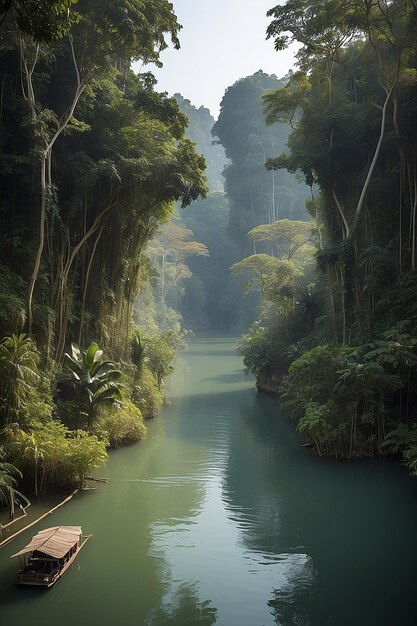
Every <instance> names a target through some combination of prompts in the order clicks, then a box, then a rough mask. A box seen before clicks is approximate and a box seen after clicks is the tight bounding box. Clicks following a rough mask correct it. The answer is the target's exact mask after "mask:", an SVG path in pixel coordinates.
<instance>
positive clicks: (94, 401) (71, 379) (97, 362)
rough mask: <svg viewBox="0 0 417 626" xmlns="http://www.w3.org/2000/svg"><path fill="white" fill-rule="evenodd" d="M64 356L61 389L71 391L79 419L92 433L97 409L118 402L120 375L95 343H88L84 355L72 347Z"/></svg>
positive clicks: (75, 347)
mask: <svg viewBox="0 0 417 626" xmlns="http://www.w3.org/2000/svg"><path fill="white" fill-rule="evenodd" d="M65 356H66V359H67V361H66V365H67V368H68V377H67V378H62V379H61V386H62V387H63V388H64V389H65V387H66V388H67V389H68V387H70V388H71V389H72V390H73V397H74V398H76V401H77V404H78V419H79V421H80V423H81V424H83V425H85V426H86V427H87V429H88V430H89V431H91V430H92V427H93V423H94V421H95V419H96V418H97V410H98V407H99V406H102V405H114V404H116V403H117V402H118V401H119V400H120V399H121V386H120V383H119V382H118V381H119V380H120V377H121V372H120V370H118V369H116V364H115V363H114V362H113V361H109V360H105V358H104V357H103V351H102V350H100V348H99V346H98V344H96V343H95V342H91V343H90V345H89V346H88V347H87V348H86V349H85V350H84V351H81V350H80V348H79V347H78V346H77V345H76V344H71V354H68V353H67V354H66V355H65Z"/></svg>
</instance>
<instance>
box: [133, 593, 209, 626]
mask: <svg viewBox="0 0 417 626" xmlns="http://www.w3.org/2000/svg"><path fill="white" fill-rule="evenodd" d="M196 587H197V585H195V584H194V585H192V584H181V585H179V586H178V588H177V589H176V590H175V591H172V592H171V593H170V594H168V597H165V598H163V600H162V601H161V604H160V606H158V607H157V608H153V609H151V610H150V611H149V613H148V615H147V616H146V619H145V622H144V624H146V626H170V625H172V626H178V625H179V624H181V626H196V625H197V624H198V626H211V624H215V623H216V619H217V618H216V613H217V610H216V609H215V608H213V607H212V606H211V602H210V601H209V600H206V601H205V602H201V601H200V600H199V599H198V591H197V589H196Z"/></svg>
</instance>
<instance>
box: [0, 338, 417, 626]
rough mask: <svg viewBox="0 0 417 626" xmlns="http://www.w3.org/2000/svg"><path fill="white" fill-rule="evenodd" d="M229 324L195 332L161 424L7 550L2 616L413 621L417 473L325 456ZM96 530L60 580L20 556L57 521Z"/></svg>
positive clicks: (307, 623) (133, 622) (105, 624)
mask: <svg viewBox="0 0 417 626" xmlns="http://www.w3.org/2000/svg"><path fill="white" fill-rule="evenodd" d="M233 345H234V342H233V340H232V339H230V338H227V337H214V336H212V337H205V338H197V339H194V340H192V342H191V344H190V346H189V349H188V350H187V351H186V352H185V353H184V354H182V355H181V356H180V357H179V358H178V361H177V364H176V369H175V372H174V374H173V375H172V376H171V378H170V380H169V382H168V385H167V399H168V404H167V406H166V407H164V408H163V410H162V411H161V414H160V416H159V418H158V419H156V420H154V421H152V422H150V423H149V424H148V429H149V432H148V438H147V439H146V440H144V441H143V442H140V443H139V444H137V445H134V446H131V447H129V448H125V449H121V450H116V451H113V452H112V453H111V454H110V458H109V461H108V463H107V465H106V467H105V468H104V469H103V470H102V471H101V472H100V475H102V476H106V477H107V478H108V479H109V482H108V483H107V484H103V485H100V488H99V489H98V491H96V492H93V493H85V494H81V495H80V496H77V497H76V498H75V499H74V500H73V501H71V502H70V503H68V504H67V505H65V507H63V508H62V509H60V510H59V511H57V512H56V513H55V514H53V515H52V516H51V517H49V518H48V519H47V520H44V521H43V522H42V523H41V524H40V525H39V526H37V527H35V528H33V529H31V530H30V531H27V532H26V533H25V534H23V535H21V536H20V537H19V538H17V539H16V540H14V541H13V542H12V543H11V544H9V545H7V546H6V547H4V548H3V549H2V550H1V551H0V618H1V619H0V623H1V624H2V625H3V624H18V625H19V626H21V625H23V624H31V625H33V626H38V625H39V626H40V625H41V624H46V623H54V622H56V623H59V624H60V626H67V625H68V626H69V625H74V624H78V625H80V626H87V625H92V626H96V625H97V626H115V625H116V626H151V625H152V626H165V625H172V626H208V625H210V624H216V625H218V626H270V625H282V626H327V625H328V624H332V625H335V626H365V625H366V626H396V625H398V626H414V625H415V624H416V623H417V593H416V581H417V550H416V543H417V481H416V480H412V479H410V478H409V477H408V476H407V473H406V471H405V469H404V468H402V467H401V466H399V464H398V463H397V462H394V461H374V462H351V463H347V462H335V461H329V460H327V461H323V460H321V459H318V458H315V457H314V456H312V454H311V452H310V451H309V450H308V449H307V448H305V447H302V446H301V441H300V439H299V437H298V435H297V434H296V433H295V432H294V429H293V428H292V426H291V425H290V424H289V423H288V420H287V418H286V416H285V415H284V414H283V413H280V412H279V406H278V402H277V400H276V399H273V398H269V397H266V396H262V395H259V394H257V392H256V389H255V388H254V381H253V378H252V377H250V376H246V375H245V374H244V371H243V366H242V361H241V358H240V357H239V356H238V355H237V354H236V352H235V351H234V349H233ZM58 524H81V525H82V527H83V530H84V532H85V533H86V534H89V533H93V538H92V539H91V540H90V541H89V542H88V543H87V545H86V547H85V548H84V549H83V550H82V552H81V553H80V556H79V558H78V560H77V561H76V563H75V565H74V566H73V568H72V569H71V570H70V571H69V572H68V573H67V574H66V575H65V576H64V578H63V579H62V580H60V581H59V582H58V583H57V585H56V586H55V587H54V588H52V589H51V590H49V591H39V590H37V589H34V590H32V589H28V588H23V589H21V588H14V587H13V586H12V580H13V577H14V574H15V571H16V568H17V566H18V563H17V559H10V558H9V557H10V555H11V554H13V552H16V551H17V550H19V549H20V548H21V547H22V546H23V545H25V543H26V542H27V541H29V540H30V538H31V536H32V535H33V534H34V533H35V532H37V531H38V530H40V529H41V528H45V527H48V526H55V525H58Z"/></svg>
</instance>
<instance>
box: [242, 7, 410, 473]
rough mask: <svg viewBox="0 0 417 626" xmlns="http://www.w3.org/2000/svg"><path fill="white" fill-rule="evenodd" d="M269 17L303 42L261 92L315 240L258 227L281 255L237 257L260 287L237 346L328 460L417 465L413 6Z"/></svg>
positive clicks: (278, 37) (279, 165)
mask: <svg viewBox="0 0 417 626" xmlns="http://www.w3.org/2000/svg"><path fill="white" fill-rule="evenodd" d="M269 17H270V19H271V21H270V25H269V29H268V36H269V37H270V38H272V39H273V40H274V41H275V47H276V49H277V50H282V49H284V48H285V47H286V46H287V45H289V43H290V42H291V41H298V42H299V43H300V44H302V46H301V48H300V50H299V52H298V69H297V71H295V72H294V73H292V74H291V76H290V77H289V80H288V81H287V83H286V85H285V86H283V87H282V88H281V89H278V90H275V91H271V92H270V93H268V94H265V95H264V96H263V101H264V107H265V114H266V121H267V122H268V123H269V124H272V125H273V124H275V123H276V122H281V123H282V122H285V121H286V122H287V123H288V124H290V125H291V128H292V131H291V133H290V136H289V139H288V148H289V149H288V150H287V151H286V152H285V153H284V152H281V153H280V154H278V155H276V156H275V157H274V158H273V159H269V160H267V162H266V166H267V169H268V170H269V171H281V170H282V169H286V170H287V171H290V172H298V173H300V174H302V176H303V177H304V179H305V181H306V183H307V184H308V185H309V186H310V187H311V189H312V197H311V200H310V201H309V202H308V203H307V208H308V211H309V214H310V218H311V222H310V234H309V233H307V232H306V231H304V230H303V229H304V228H305V229H306V228H307V225H304V226H302V225H301V224H298V226H296V225H295V223H293V224H292V225H291V224H290V223H289V222H288V223H285V220H281V221H278V222H275V224H272V225H271V226H267V225H265V226H263V227H262V228H255V229H252V231H251V236H252V237H253V238H254V239H255V240H258V239H262V240H263V241H265V240H268V241H270V242H271V243H272V244H273V245H274V249H275V251H276V257H275V258H271V257H270V256H268V257H263V255H260V254H259V255H255V256H252V257H248V258H246V259H245V260H243V261H241V262H240V263H238V264H237V266H236V267H235V270H236V271H243V270H245V271H248V272H251V274H252V277H253V280H254V281H255V282H257V284H258V286H259V289H260V291H261V292H262V296H263V301H262V310H261V314H260V317H259V319H258V321H257V323H256V324H255V325H254V326H252V327H251V329H250V330H249V332H248V333H247V334H246V335H245V336H244V338H243V339H242V342H241V350H242V352H243V354H244V358H245V362H246V364H247V365H248V367H249V368H250V369H251V370H252V371H254V372H256V374H257V377H258V383H259V385H260V386H261V387H264V388H266V389H270V390H274V389H275V390H278V389H279V390H280V393H281V394H282V397H283V399H284V400H285V402H286V403H287V406H288V407H289V408H290V411H291V415H292V417H293V419H294V421H295V423H296V425H297V429H298V430H299V431H300V432H302V433H306V434H307V435H308V436H309V437H310V439H311V440H312V442H313V444H314V447H315V449H316V450H317V452H318V454H320V455H332V456H333V455H335V456H344V457H349V458H351V457H354V456H363V455H366V456H373V455H376V454H384V453H389V452H398V451H399V450H402V451H403V452H404V454H405V457H406V461H407V462H408V465H409V467H410V469H411V470H412V471H415V469H416V459H417V447H416V441H417V440H416V434H417V430H416V415H415V410H414V407H415V402H416V393H415V390H416V362H417V340H416V324H415V321H416V313H417V310H416V294H417V291H416V289H417V282H416V208H417V202H416V198H417V195H416V191H417V186H416V171H417V169H416V157H417V154H416V128H417V126H416V121H417V119H416V70H417V66H416V61H417V54H416V53H417V47H416V42H417V38H416V34H417V32H416V29H417V7H416V5H415V3H414V2H397V1H392V2H379V1H377V2H362V1H356V0H353V1H352V2H306V1H303V0H289V1H288V2H286V3H285V4H284V5H282V6H281V5H278V6H276V7H275V8H272V9H271V10H270V12H269ZM330 25H331V26H330ZM299 227H301V228H300V229H299ZM281 381H282V383H281ZM280 383H281V386H280Z"/></svg>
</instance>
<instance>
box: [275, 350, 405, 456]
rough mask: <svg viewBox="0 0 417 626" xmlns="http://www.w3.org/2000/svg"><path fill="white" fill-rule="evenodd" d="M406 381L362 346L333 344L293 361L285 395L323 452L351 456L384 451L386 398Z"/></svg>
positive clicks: (299, 424)
mask: <svg viewBox="0 0 417 626" xmlns="http://www.w3.org/2000/svg"><path fill="white" fill-rule="evenodd" d="M401 386H402V381H401V378H400V377H399V376H398V375H396V374H394V373H392V372H390V371H389V369H388V368H386V367H383V366H382V365H381V364H380V363H378V362H376V360H374V358H372V354H371V353H369V352H367V351H365V350H364V349H363V348H362V349H360V348H355V347H350V346H346V345H340V344H328V345H325V346H319V347H317V348H313V349H312V350H309V351H307V352H304V353H303V354H302V356H300V357H299V358H298V359H296V360H295V361H293V363H292V364H291V365H290V367H289V373H288V376H287V378H286V380H285V382H284V386H283V395H284V398H285V400H286V402H287V403H288V405H289V406H290V407H291V410H292V415H293V418H294V419H295V420H296V423H297V428H298V429H299V430H300V431H301V432H306V433H308V434H309V435H311V437H312V438H313V441H314V443H315V445H316V448H317V451H318V453H319V454H320V455H322V454H334V455H335V456H337V455H339V454H341V455H343V456H349V457H351V456H352V454H353V453H355V454H358V453H362V454H370V455H372V454H373V451H374V449H377V450H378V451H379V452H381V446H382V445H383V442H384V439H385V434H386V431H385V425H386V416H387V413H388V403H387V399H388V397H389V394H392V393H393V392H396V391H397V390H399V389H401Z"/></svg>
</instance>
